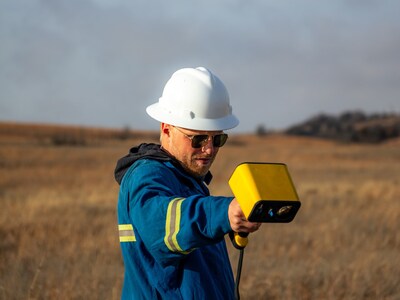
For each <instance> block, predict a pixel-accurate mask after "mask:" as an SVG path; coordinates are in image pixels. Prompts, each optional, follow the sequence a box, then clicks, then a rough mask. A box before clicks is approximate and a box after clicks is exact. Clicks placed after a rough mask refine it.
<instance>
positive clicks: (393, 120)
mask: <svg viewBox="0 0 400 300" xmlns="http://www.w3.org/2000/svg"><path fill="white" fill-rule="evenodd" d="M285 133H286V134H290V135H302V136H312V137H319V138H327V139H334V140H338V141H343V142H358V143H380V142H383V141H385V140H388V139H392V138H396V137H400V115H399V114H370V115H367V114H365V113H364V112H360V111H355V112H344V113H343V114H341V115H338V116H334V115H328V114H319V115H317V116H314V117H312V118H310V119H309V120H306V121H305V122H303V123H300V124H297V125H294V126H291V127H289V128H288V129H287V130H285Z"/></svg>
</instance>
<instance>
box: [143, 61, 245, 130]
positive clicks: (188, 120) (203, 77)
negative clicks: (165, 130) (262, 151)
mask: <svg viewBox="0 0 400 300" xmlns="http://www.w3.org/2000/svg"><path fill="white" fill-rule="evenodd" d="M146 112H147V113H148V114H149V115H150V117H152V118H153V119H156V120H157V121H159V122H162V123H167V124H171V125H174V126H178V127H183V128H187V129H192V130H209V131H214V130H215V131H219V130H225V129H230V128H233V127H236V126H237V125H238V124H239V120H238V119H237V118H236V117H235V116H234V115H233V114H232V107H231V105H230V104H229V94H228V91H227V90H226V87H225V85H224V84H223V83H222V81H221V80H220V79H219V78H218V77H217V76H215V75H214V74H213V73H211V72H210V71H209V70H208V69H206V68H203V67H199V68H196V69H194V68H184V69H180V70H178V71H176V72H175V73H174V74H172V76H171V78H170V79H169V80H168V82H167V84H166V85H165V87H164V91H163V94H162V96H161V98H160V99H159V101H158V102H157V103H154V104H152V105H150V106H148V107H147V109H146Z"/></svg>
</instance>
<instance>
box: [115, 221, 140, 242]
mask: <svg viewBox="0 0 400 300" xmlns="http://www.w3.org/2000/svg"><path fill="white" fill-rule="evenodd" d="M118 231H119V241H120V242H136V237H135V233H134V232H133V226H132V224H120V225H118Z"/></svg>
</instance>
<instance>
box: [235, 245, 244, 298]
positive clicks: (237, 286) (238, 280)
mask: <svg viewBox="0 0 400 300" xmlns="http://www.w3.org/2000/svg"><path fill="white" fill-rule="evenodd" d="M243 255H244V248H243V249H240V254H239V262H238V266H237V271H236V282H235V299H236V300H240V293H239V283H240V276H241V275H242V264H243Z"/></svg>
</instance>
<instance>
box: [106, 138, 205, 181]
mask: <svg viewBox="0 0 400 300" xmlns="http://www.w3.org/2000/svg"><path fill="white" fill-rule="evenodd" d="M142 158H147V159H154V160H158V161H170V162H171V163H172V164H174V166H176V167H177V168H179V169H180V170H182V171H183V172H185V170H184V169H183V168H182V166H181V164H180V163H179V162H178V161H177V160H176V159H175V158H174V157H173V156H171V155H170V154H168V152H166V151H164V150H163V149H162V148H161V145H158V144H152V143H149V144H147V143H143V144H140V145H139V146H137V147H133V148H131V149H129V153H128V154H127V155H125V156H124V157H121V158H120V159H119V160H118V162H117V165H116V167H115V171H114V177H115V180H116V181H117V182H118V184H119V185H121V181H122V178H123V177H124V175H125V173H126V172H127V171H128V169H129V168H130V166H132V165H133V164H134V163H135V162H136V161H137V160H139V159H142ZM211 179H212V175H211V173H210V172H208V173H207V174H206V176H205V177H204V178H202V180H203V181H204V182H205V183H207V184H209V183H210V181H211Z"/></svg>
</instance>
